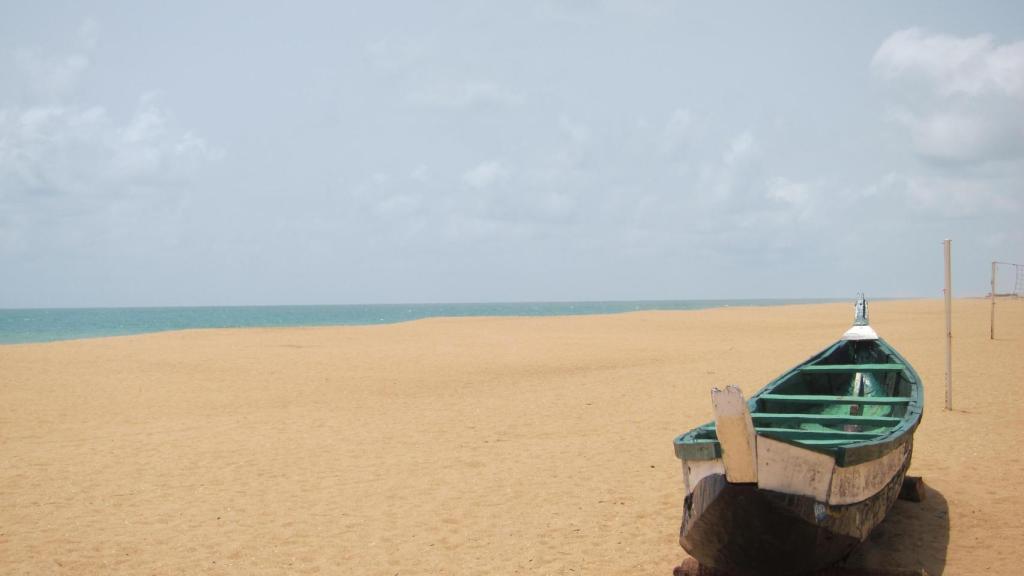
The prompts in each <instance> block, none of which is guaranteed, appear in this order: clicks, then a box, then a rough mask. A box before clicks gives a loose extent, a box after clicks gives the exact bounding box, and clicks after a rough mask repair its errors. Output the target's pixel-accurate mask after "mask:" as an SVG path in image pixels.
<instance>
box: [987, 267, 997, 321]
mask: <svg viewBox="0 0 1024 576" xmlns="http://www.w3.org/2000/svg"><path fill="white" fill-rule="evenodd" d="M990 296H991V297H992V312H991V313H990V315H989V321H988V339H989V340H995V339H996V263H995V261H993V262H992V292H991V294H990Z"/></svg>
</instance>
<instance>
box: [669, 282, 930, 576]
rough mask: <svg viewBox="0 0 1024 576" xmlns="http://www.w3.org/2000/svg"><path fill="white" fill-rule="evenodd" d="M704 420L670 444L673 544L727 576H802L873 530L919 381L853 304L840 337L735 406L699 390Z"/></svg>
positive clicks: (735, 399) (893, 479)
mask: <svg viewBox="0 0 1024 576" xmlns="http://www.w3.org/2000/svg"><path fill="white" fill-rule="evenodd" d="M711 398H712V404H713V406H714V412H715V421H714V422H711V423H708V424H705V425H703V426H699V427H697V428H694V429H693V430H690V431H689V432H687V433H685V434H682V435H680V436H678V437H677V438H676V439H675V451H676V456H677V457H678V458H680V459H681V460H682V461H683V483H684V485H685V487H686V499H685V501H684V502H685V503H684V508H683V522H682V527H681V529H680V533H679V543H680V544H681V545H682V547H683V548H685V549H686V551H687V552H689V553H690V555H692V556H693V557H694V558H696V559H697V561H699V562H700V563H701V564H702V565H704V566H708V567H712V568H716V569H718V570H720V571H723V572H726V573H731V574H740V575H742V574H802V573H806V572H810V571H813V570H817V569H820V568H823V567H826V566H829V565H831V564H833V563H835V562H836V561H838V560H840V559H842V558H844V557H846V556H847V555H848V554H849V553H850V552H851V551H853V549H854V548H856V547H857V545H858V544H860V543H861V542H863V541H864V540H865V539H866V538H867V537H868V534H869V533H870V532H871V530H872V529H873V528H874V527H875V526H876V525H877V524H878V523H879V522H881V521H882V519H883V518H884V517H885V514H886V513H887V512H888V510H889V508H891V507H892V505H893V502H895V500H896V497H897V496H898V494H899V491H900V487H901V484H902V483H903V477H904V476H905V475H906V472H907V468H908V467H909V466H910V457H911V452H912V450H913V445H914V430H915V429H916V428H917V425H918V423H919V422H920V421H921V414H922V410H923V408H924V398H923V389H922V385H921V379H920V378H919V377H918V375H917V373H916V372H915V371H914V369H913V367H911V366H910V364H909V363H907V361H906V360H904V359H903V357H902V356H900V355H899V353H897V352H896V351H895V350H894V349H893V348H892V347H891V346H890V345H889V344H888V343H886V342H885V340H883V339H881V338H879V337H878V334H877V333H875V331H874V330H873V329H872V328H871V326H870V325H869V324H868V315H867V304H866V302H865V300H864V298H863V296H861V297H860V298H859V299H858V301H857V306H856V314H855V320H854V325H853V327H852V328H850V330H848V331H847V332H846V333H845V334H844V335H843V336H842V338H841V339H840V340H839V341H837V342H836V343H835V344H832V345H831V346H829V347H828V348H826V349H825V350H823V351H821V352H819V353H818V354H815V355H814V356H812V357H811V358H810V359H808V360H807V361H806V362H804V363H802V364H800V365H799V366H796V367H795V368H793V369H791V370H789V371H788V372H786V373H785V374H783V375H781V376H779V377H778V378H776V379H775V380H773V381H772V382H770V383H769V384H768V385H767V386H765V387H764V388H762V389H761V390H759V391H758V392H757V393H755V394H754V395H753V396H752V397H751V398H750V399H749V401H744V399H743V396H742V393H741V392H740V390H739V389H738V388H736V387H733V386H729V387H727V388H726V389H725V390H718V389H714V390H712V392H711Z"/></svg>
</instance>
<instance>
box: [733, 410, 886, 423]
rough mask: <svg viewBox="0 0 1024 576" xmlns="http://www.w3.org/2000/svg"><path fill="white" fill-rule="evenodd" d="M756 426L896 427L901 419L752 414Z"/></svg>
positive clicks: (834, 415) (849, 415)
mask: <svg viewBox="0 0 1024 576" xmlns="http://www.w3.org/2000/svg"><path fill="white" fill-rule="evenodd" d="M751 417H753V419H754V424H755V425H756V424H781V423H787V424H822V425H828V424H860V425H861V426H895V425H896V424H899V422H900V419H899V418H895V417H892V416H854V415H852V414H799V413H797V414H773V413H771V412H755V413H753V414H751Z"/></svg>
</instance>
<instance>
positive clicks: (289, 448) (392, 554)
mask: <svg viewBox="0 0 1024 576" xmlns="http://www.w3.org/2000/svg"><path fill="white" fill-rule="evenodd" d="M942 310H943V309H942V303H941V302H940V301H937V300H928V301H905V302H876V303H873V304H872V307H871V314H872V324H873V326H874V327H875V328H876V329H877V330H878V332H879V333H880V334H881V335H882V336H883V337H884V338H886V339H887V340H888V341H889V342H890V343H891V344H893V345H894V346H895V347H896V348H897V349H898V350H900V352H901V353H902V354H903V355H904V356H905V357H906V358H907V359H908V360H909V361H910V362H911V363H912V364H914V366H915V367H916V368H917V370H918V372H919V373H920V375H921V376H922V378H923V379H924V381H925V383H926V387H927V392H926V407H925V416H924V420H923V422H922V424H921V427H920V428H919V431H918V433H917V436H916V438H917V440H916V444H915V450H914V463H913V466H912V468H911V473H912V474H916V475H923V476H924V477H925V481H926V483H927V484H928V486H929V487H930V489H931V490H930V492H929V494H928V499H927V500H926V501H925V502H924V503H921V504H913V503H907V502H898V503H897V504H896V507H895V508H894V509H893V510H892V512H891V513H890V516H889V518H887V520H886V521H885V523H883V524H882V525H881V526H880V527H879V529H878V530H877V531H876V533H875V534H874V535H873V536H872V539H871V541H870V542H869V543H868V544H867V545H866V546H865V547H864V548H863V549H862V551H861V552H860V553H859V554H858V557H857V558H855V559H854V562H861V563H874V564H875V565H879V564H885V565H899V566H903V567H911V568H922V567H923V568H926V569H927V570H928V571H929V573H930V574H932V575H936V574H941V573H943V571H945V572H946V573H948V574H983V573H984V574H1017V573H1019V564H1020V562H1021V560H1020V559H1021V557H1022V556H1021V550H1020V546H1021V545H1022V544H1024V506H1022V504H1024V486H1022V481H1024V415H1022V410H1024V302H1009V303H1007V304H1005V305H1002V306H1001V308H1000V310H999V312H1000V315H999V317H998V318H997V320H998V322H999V324H998V325H997V328H999V334H998V336H999V339H998V340H996V341H989V339H988V318H989V316H988V314H989V308H988V303H987V302H986V301H983V300H959V301H956V302H955V304H954V313H955V317H954V335H955V340H954V343H955V356H954V376H955V380H954V404H955V408H956V410H955V411H953V412H946V411H944V410H943V409H942V408H943V393H944V384H943V382H944V376H943V375H944V360H943V358H944V339H943V315H942ZM851 319H852V306H849V305H845V304H844V305H838V304H836V305H833V304H829V305H809V306H785V307H773V308H725V309H717V310H704V311H689V312H643V313H634V314H625V315H613V316H587V317H572V318H463V319H432V320H423V321H417V322H410V323H406V324H397V325H390V326H366V327H330V328H301V329H266V330H264V329H245V330H197V331H184V332H172V333H164V334H150V335H142V336H130V337H120V338H105V339H96V340H82V341H71V342H60V343H52V344H30V345H14V346H0V573H3V574H20V573H24V574H60V573H67V574H110V573H118V574H197V573H202V574H229V573H230V574H316V573H323V574H386V575H388V576H392V575H395V574H499V573H503V574H514V573H534V574H577V575H578V574H599V575H602V574H631V575H632V574H662V575H667V574H670V573H671V569H672V567H673V566H674V565H676V564H678V563H679V562H680V561H681V560H682V559H683V558H685V553H684V552H683V550H682V549H681V548H680V547H679V545H678V543H677V539H678V529H679V521H680V514H681V506H682V478H681V472H680V465H679V461H678V460H676V458H675V456H674V455H673V451H672V438H673V437H674V436H675V435H676V434H678V433H681V432H683V431H685V430H687V429H689V428H691V427H693V426H695V425H697V424H700V423H702V422H704V421H707V420H709V419H710V417H711V405H710V399H709V393H708V391H709V390H710V388H711V387H712V386H719V387H721V386H724V385H726V384H738V385H740V386H741V387H742V388H743V390H744V391H745V392H746V393H748V394H749V393H751V392H754V391H755V390H757V389H758V388H760V387H761V386H762V385H763V384H765V383H766V382H768V381H769V380H770V379H771V378H773V377H775V376H777V375H778V374H779V373H781V372H782V371H783V370H785V369H787V368H789V367H791V366H793V365H795V364H797V363H798V362H800V361H802V360H804V359H806V358H807V357H808V356H810V355H811V354H813V353H815V352H817V351H818V350H820V349H821V348H823V347H825V346H826V345H828V344H830V343H831V342H833V341H834V340H835V339H836V338H838V336H839V335H840V334H841V333H842V332H843V331H844V330H845V329H846V328H847V327H848V325H849V324H850V321H851Z"/></svg>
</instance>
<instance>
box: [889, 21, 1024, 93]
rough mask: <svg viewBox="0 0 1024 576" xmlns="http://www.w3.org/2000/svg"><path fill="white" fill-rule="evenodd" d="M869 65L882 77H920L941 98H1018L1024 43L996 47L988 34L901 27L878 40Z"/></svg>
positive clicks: (1022, 79) (1021, 88)
mask: <svg viewBox="0 0 1024 576" xmlns="http://www.w3.org/2000/svg"><path fill="white" fill-rule="evenodd" d="M872 66H873V67H874V69H875V70H876V71H877V72H879V73H880V74H882V75H883V76H886V77H888V78H897V77H901V76H904V75H908V74H909V75H919V76H923V77H925V78H927V79H928V80H930V81H931V82H933V83H934V86H935V88H936V90H937V91H938V92H939V93H940V94H942V95H947V96H948V95H956V94H964V95H968V96H978V95H983V94H989V93H999V94H1006V95H1010V96H1015V97H1022V96H1024V42H1013V43H1010V44H1005V45H1002V46H997V45H996V44H995V42H994V41H993V38H992V36H990V35H988V34H982V35H979V36H972V37H967V38H964V37H959V36H951V35H947V34H929V33H928V32H925V31H923V30H921V29H919V28H909V29H906V30H901V31H899V32H896V33H894V34H892V35H891V36H889V37H888V38H887V39H886V40H885V41H884V42H883V43H882V45H881V46H880V47H879V48H878V51H877V52H875V56H874V59H873V60H872Z"/></svg>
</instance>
